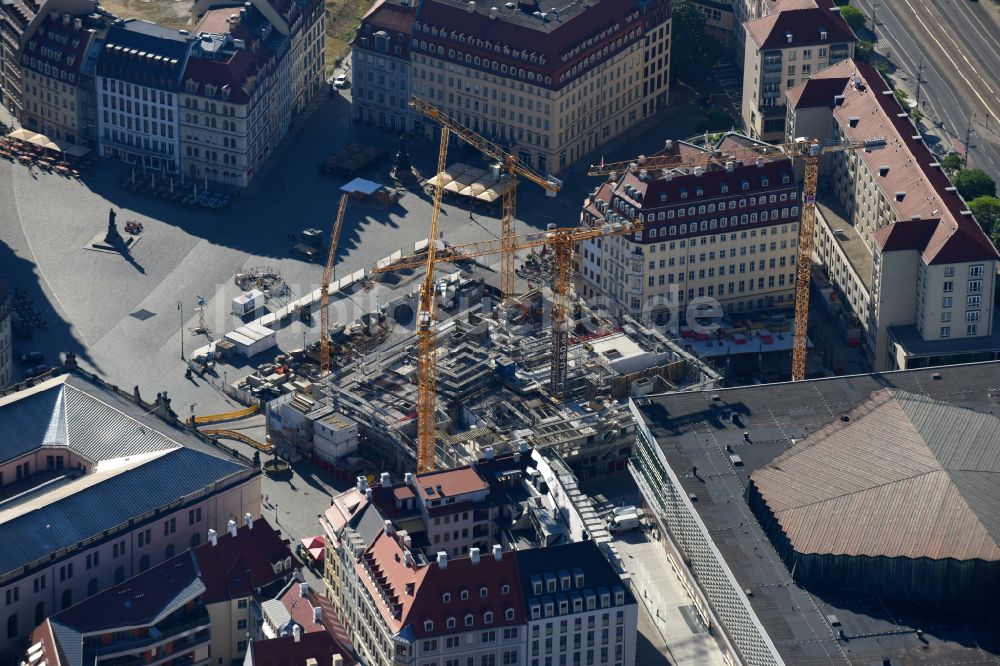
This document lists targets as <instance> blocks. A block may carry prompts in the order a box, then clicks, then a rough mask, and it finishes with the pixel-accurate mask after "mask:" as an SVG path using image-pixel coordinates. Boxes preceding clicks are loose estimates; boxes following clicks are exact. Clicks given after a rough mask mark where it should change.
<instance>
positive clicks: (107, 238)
mask: <svg viewBox="0 0 1000 666" xmlns="http://www.w3.org/2000/svg"><path fill="white" fill-rule="evenodd" d="M115 217H117V216H116V215H115V209H114V208H111V209H109V210H108V233H106V234H105V235H104V242H105V243H107V244H108V245H113V246H114V247H118V246H120V245H123V244H124V243H125V241H124V240H123V239H122V236H121V234H120V233H118V227H117V225H115Z"/></svg>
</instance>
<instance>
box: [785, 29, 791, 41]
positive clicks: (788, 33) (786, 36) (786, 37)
mask: <svg viewBox="0 0 1000 666" xmlns="http://www.w3.org/2000/svg"><path fill="white" fill-rule="evenodd" d="M785 39H787V40H788V43H789V44H791V43H792V33H790V32H786V33H785Z"/></svg>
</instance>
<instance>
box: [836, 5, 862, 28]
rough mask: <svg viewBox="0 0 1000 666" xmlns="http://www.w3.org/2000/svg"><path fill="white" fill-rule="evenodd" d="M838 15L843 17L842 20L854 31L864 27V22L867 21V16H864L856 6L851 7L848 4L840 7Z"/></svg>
mask: <svg viewBox="0 0 1000 666" xmlns="http://www.w3.org/2000/svg"><path fill="white" fill-rule="evenodd" d="M840 15H841V16H843V17H844V20H845V21H847V25H849V26H851V30H853V31H854V32H857V31H858V30H860V29H861V28H863V27H865V23H867V22H868V17H867V16H865V14H864V12H862V11H861V10H860V9H858V8H857V7H851V6H850V5H846V6H844V7H841V8H840Z"/></svg>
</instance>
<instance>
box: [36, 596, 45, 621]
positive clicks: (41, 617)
mask: <svg viewBox="0 0 1000 666" xmlns="http://www.w3.org/2000/svg"><path fill="white" fill-rule="evenodd" d="M44 621H45V602H44V601H39V602H38V604H36V605H35V626H38V625H40V624H41V623H42V622H44Z"/></svg>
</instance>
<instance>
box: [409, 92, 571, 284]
mask: <svg viewBox="0 0 1000 666" xmlns="http://www.w3.org/2000/svg"><path fill="white" fill-rule="evenodd" d="M410 106H412V107H413V108H414V109H416V110H417V111H419V112H420V113H422V114H424V115H425V116H427V117H428V118H430V119H431V120H433V121H435V122H437V123H438V124H439V125H441V127H442V128H448V129H449V130H450V131H451V133H452V134H454V135H455V136H457V137H458V138H460V139H461V140H463V141H465V142H466V143H467V144H469V145H470V146H473V147H474V148H476V149H478V150H479V152H481V153H482V154H483V155H485V156H486V157H488V158H489V159H492V160H496V161H497V162H499V163H500V165H501V167H502V168H503V169H504V170H505V171H506V172H507V175H508V176H509V177H510V182H509V185H508V186H507V189H506V191H505V192H504V194H503V217H502V218H501V220H500V238H501V240H503V241H504V243H505V245H504V250H503V252H502V257H501V263H500V291H501V292H502V293H503V297H504V299H508V298H510V297H511V296H512V295H513V293H514V252H515V250H514V249H513V248H512V247H511V243H512V242H513V241H512V240H511V239H512V238H513V237H514V225H515V221H516V218H517V177H518V176H521V177H523V178H525V179H527V180H530V181H531V182H533V183H535V184H536V185H539V186H540V187H542V188H544V189H545V192H546V194H547V195H548V196H553V197H554V196H555V195H556V193H557V192H558V191H559V189H560V188H561V187H562V181H560V180H559V179H558V178H555V177H553V176H547V177H546V176H542V175H541V174H538V173H536V172H535V171H533V170H532V169H531V167H529V166H527V165H525V164H523V163H522V162H521V161H520V160H518V159H517V158H516V157H514V156H513V155H511V154H509V153H507V152H505V151H504V150H503V148H501V147H500V146H498V145H496V144H495V143H493V142H492V141H489V140H487V139H485V138H483V137H482V136H481V135H479V134H478V133H476V132H474V131H472V130H471V129H469V128H468V127H465V126H464V125H462V124H461V123H459V122H458V121H456V120H454V119H452V118H450V117H448V116H447V115H445V113H444V112H443V111H441V110H440V109H438V108H437V107H435V106H433V105H431V104H430V103H428V102H426V101H424V100H422V99H420V98H419V97H413V98H412V100H411V101H410ZM442 171H444V169H439V170H438V173H439V174H440V173H441V172H442Z"/></svg>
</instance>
